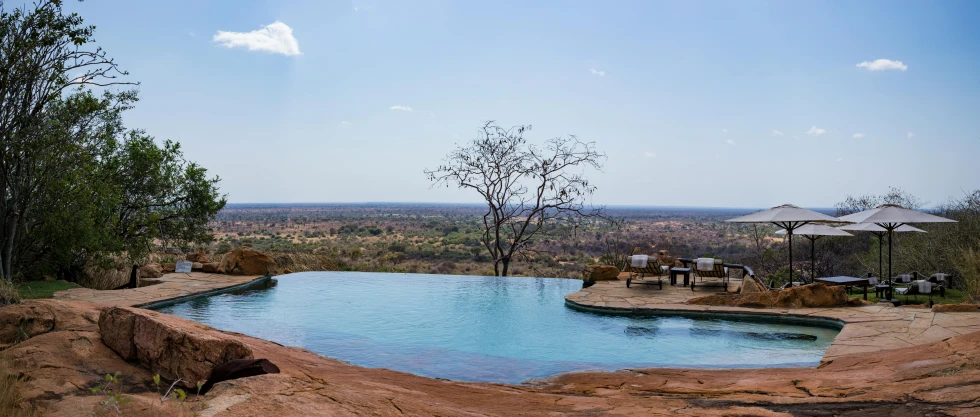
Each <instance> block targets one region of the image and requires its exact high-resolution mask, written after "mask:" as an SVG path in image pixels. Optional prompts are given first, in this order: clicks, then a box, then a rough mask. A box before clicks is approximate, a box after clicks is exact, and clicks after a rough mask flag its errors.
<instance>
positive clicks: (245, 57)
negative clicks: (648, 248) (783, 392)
mask: <svg viewBox="0 0 980 417" xmlns="http://www.w3.org/2000/svg"><path fill="white" fill-rule="evenodd" d="M67 7H68V8H69V9H70V10H73V11H78V12H79V13H81V14H82V16H83V17H84V18H85V19H86V22H87V23H90V24H94V25H96V26H97V31H96V39H97V41H98V44H99V45H100V46H102V47H104V48H105V49H106V50H107V51H108V52H109V54H110V56H112V57H114V58H115V59H116V61H117V62H118V63H119V64H120V65H121V66H122V68H123V69H126V70H128V71H129V72H130V74H131V75H130V78H131V79H132V80H137V81H141V82H142V85H141V86H140V91H141V101H140V103H138V106H137V108H136V109H135V110H133V111H131V112H130V114H129V116H128V117H127V124H128V125H129V126H130V127H133V128H143V129H146V130H147V131H148V132H149V133H150V134H152V135H155V136H157V137H158V138H169V139H173V140H177V141H179V142H180V143H181V144H182V145H183V147H184V149H185V152H186V154H187V156H188V157H189V158H190V159H192V160H195V161H198V162H200V163H201V164H202V165H204V166H205V167H207V168H208V169H209V170H210V171H211V172H213V173H215V174H218V175H220V176H221V177H222V179H223V180H222V183H221V187H222V190H223V191H224V192H226V193H228V194H229V200H230V201H231V202H236V203H245V202H364V201H386V202H476V201H477V200H476V199H475V198H474V197H475V196H474V195H471V194H470V193H468V192H464V191H460V190H455V189H446V188H439V189H430V188H429V183H428V182H427V181H426V179H425V176H424V174H423V173H422V170H423V169H424V168H427V167H435V166H436V165H437V164H438V163H439V162H440V159H441V158H442V157H443V156H444V155H445V154H446V153H447V152H449V151H450V150H451V149H452V148H453V147H454V144H455V143H463V142H464V141H466V140H469V139H472V138H473V137H475V134H476V129H477V128H478V127H479V126H480V125H481V124H482V122H483V121H485V120H490V119H493V120H497V121H498V122H499V123H500V124H502V125H516V124H531V125H533V130H532V131H531V132H530V133H529V135H527V137H528V138H530V139H531V140H532V141H542V140H544V139H546V138H549V137H553V136H557V135H566V134H575V135H577V136H578V137H579V138H581V139H583V140H587V141H595V142H596V144H597V146H598V148H599V150H600V151H603V152H605V153H606V154H607V155H608V160H607V162H606V165H605V168H604V169H603V171H602V172H593V173H591V174H590V175H591V178H592V179H593V182H594V183H595V184H596V185H598V186H599V191H598V192H597V194H596V196H595V202H596V203H600V204H611V205H619V204H631V205H689V206H737V207H767V206H772V205H776V204H781V203H794V204H798V205H803V206H830V205H832V204H833V203H835V202H837V201H840V200H842V199H843V198H844V197H845V196H846V195H847V194H865V193H881V192H884V191H886V190H887V188H888V187H889V186H897V187H902V188H905V189H906V190H908V191H910V192H912V193H913V194H915V195H917V196H920V197H921V198H922V199H924V200H926V201H928V202H930V203H939V202H942V201H945V200H946V199H947V198H949V197H952V196H960V195H962V193H963V191H964V190H972V189H976V188H980V129H978V123H980V122H978V120H980V25H978V24H977V22H978V19H980V2H976V1H941V2H922V1H912V2H898V1H882V2H876V1H856V2H855V1H839V2H828V1H819V2H803V1H774V2H747V1H740V2H721V1H704V2H695V1H676V2H655V1H636V2H627V1H588V2H571V1H557V2H543V1H534V2H526V1H491V2H476V1H463V0H461V1H455V2H453V1H421V0H410V1H381V0H379V1H374V0H365V1H361V0H358V1H354V2H351V1H305V2H303V1H265V2H260V1H244V0H222V1H203V0H195V1H180V0H172V1H163V2H150V1H131V0H130V1H123V0H114V1H108V0H88V1H85V2H83V3H75V2H69V4H68V5H67Z"/></svg>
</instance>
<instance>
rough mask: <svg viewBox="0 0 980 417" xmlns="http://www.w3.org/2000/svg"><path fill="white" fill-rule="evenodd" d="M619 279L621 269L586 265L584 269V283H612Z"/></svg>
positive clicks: (610, 266)
mask: <svg viewBox="0 0 980 417" xmlns="http://www.w3.org/2000/svg"><path fill="white" fill-rule="evenodd" d="M616 279H619V268H616V267H615V266H612V265H586V266H585V268H582V280H584V281H612V280H616Z"/></svg>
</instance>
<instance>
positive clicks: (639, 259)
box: [630, 255, 650, 268]
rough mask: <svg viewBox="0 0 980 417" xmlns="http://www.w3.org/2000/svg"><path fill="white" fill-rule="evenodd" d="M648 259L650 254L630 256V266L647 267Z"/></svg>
mask: <svg viewBox="0 0 980 417" xmlns="http://www.w3.org/2000/svg"><path fill="white" fill-rule="evenodd" d="M648 259H650V256H649V255H633V256H630V266H631V267H633V268H646V267H647V260H648Z"/></svg>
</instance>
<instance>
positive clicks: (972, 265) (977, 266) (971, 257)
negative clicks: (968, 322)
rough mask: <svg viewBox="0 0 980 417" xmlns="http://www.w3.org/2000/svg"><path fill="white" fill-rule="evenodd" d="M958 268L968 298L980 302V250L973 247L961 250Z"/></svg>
mask: <svg viewBox="0 0 980 417" xmlns="http://www.w3.org/2000/svg"><path fill="white" fill-rule="evenodd" d="M956 269H957V272H959V275H960V276H961V277H962V279H963V283H964V284H965V286H966V296H967V300H969V301H970V302H971V303H980V252H977V251H976V250H973V249H972V248H971V249H964V250H963V251H961V252H960V261H959V262H958V263H957V265H956Z"/></svg>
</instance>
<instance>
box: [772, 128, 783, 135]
mask: <svg viewBox="0 0 980 417" xmlns="http://www.w3.org/2000/svg"><path fill="white" fill-rule="evenodd" d="M772 135H773V136H782V135H783V131H782V130H776V129H773V130H772Z"/></svg>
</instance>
